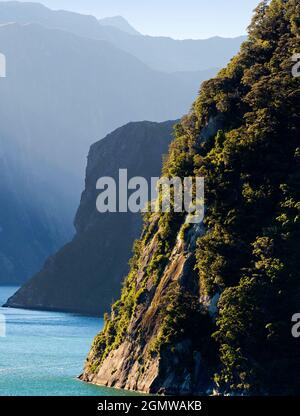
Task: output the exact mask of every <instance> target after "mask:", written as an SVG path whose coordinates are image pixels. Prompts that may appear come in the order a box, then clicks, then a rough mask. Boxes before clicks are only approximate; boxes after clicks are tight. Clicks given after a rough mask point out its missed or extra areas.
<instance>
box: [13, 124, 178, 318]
mask: <svg viewBox="0 0 300 416" xmlns="http://www.w3.org/2000/svg"><path fill="white" fill-rule="evenodd" d="M174 123H175V122H172V121H168V122H165V123H151V122H140V123H129V124H128V125H126V126H124V127H121V128H119V129H118V130H116V131H114V132H113V133H111V134H109V135H108V136H107V137H106V138H105V139H103V140H101V141H99V142H97V143H95V144H94V145H93V146H92V147H91V149H90V153H89V156H88V164H87V170H86V187H85V191H84V192H83V194H82V198H81V203H80V207H79V209H78V212H77V215H76V218H75V227H76V230H77V234H76V236H75V238H74V239H73V241H72V242H70V243H69V244H67V245H66V246H64V247H63V248H62V249H61V250H60V251H59V252H58V253H57V254H55V255H54V256H52V257H50V258H49V259H48V260H47V262H46V264H45V266H44V268H43V269H42V270H41V271H40V272H39V273H38V274H37V275H36V276H34V277H33V278H32V279H31V280H30V281H29V282H28V283H26V284H25V285H24V286H23V287H22V288H21V289H20V290H19V291H18V292H17V293H16V294H15V295H14V296H13V297H12V298H11V299H9V300H8V302H7V306H11V307H21V308H39V309H50V310H62V311H72V312H81V313H88V314H97V315H98V314H102V313H103V312H105V311H107V310H108V309H109V307H110V305H111V302H112V301H113V300H114V299H116V298H117V297H118V296H119V291H120V283H121V281H122V279H123V277H124V276H125V275H126V274H127V273H128V260H129V258H130V257H131V249H132V245H133V242H134V240H135V239H136V238H137V237H138V236H139V234H140V231H141V224H142V221H141V216H140V214H132V213H106V214H100V213H99V212H98V211H97V210H96V199H97V196H98V194H99V191H97V190H96V182H97V180H98V179H99V178H100V177H103V176H110V177H113V178H115V179H116V181H117V183H118V175H119V169H125V168H127V169H128V178H130V177H134V176H143V177H145V178H146V179H147V180H149V179H150V178H151V177H153V176H154V177H155V176H160V172H161V166H162V156H163V154H165V153H167V151H168V146H169V143H170V141H171V139H172V130H173V125H174ZM99 299H100V302H99Z"/></svg>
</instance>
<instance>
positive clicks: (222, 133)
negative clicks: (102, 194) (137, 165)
mask: <svg viewBox="0 0 300 416" xmlns="http://www.w3.org/2000/svg"><path fill="white" fill-rule="evenodd" d="M268 4H269V2H267V1H264V2H262V3H260V5H259V7H258V8H257V11H256V14H255V17H254V19H253V22H252V25H251V27H250V29H249V41H248V42H246V43H245V44H244V45H243V46H242V48H241V51H240V53H239V54H238V55H237V56H236V57H235V58H234V59H233V60H232V62H231V63H230V64H229V65H228V67H227V68H226V69H224V70H222V71H221V72H220V73H219V75H218V76H217V78H215V79H213V80H211V81H208V82H206V83H205V84H204V85H203V87H202V90H201V92H200V95H199V97H198V98H197V100H196V102H195V103H194V105H193V108H192V111H191V113H190V114H189V115H188V116H187V117H186V118H184V119H183V120H182V122H181V123H180V124H179V125H178V126H177V128H176V131H177V135H176V139H175V141H174V142H173V144H172V145H171V148H170V152H169V155H168V158H167V160H166V163H165V165H164V169H163V171H164V174H165V175H168V176H176V175H177V176H180V177H185V176H190V175H193V176H203V177H204V178H205V184H206V196H205V204H206V216H205V220H204V223H203V224H201V225H194V226H187V225H186V224H185V216H184V215H182V214H176V213H174V212H171V213H165V214H159V215H158V214H152V215H150V216H149V215H147V216H146V218H145V225H144V231H143V233H142V237H141V239H140V241H139V243H138V244H136V245H135V254H134V256H133V259H132V261H131V270H130V273H129V275H128V277H127V279H126V281H125V284H124V288H123V290H122V295H121V298H120V299H119V300H118V301H117V302H116V303H115V304H114V305H113V307H112V310H111V314H110V316H106V324H105V328H104V330H103V331H102V332H101V333H100V334H99V335H98V336H97V337H96V338H95V341H94V343H93V346H92V349H91V352H90V354H89V357H88V359H87V362H86V366H85V371H84V374H83V375H82V376H81V378H82V379H83V380H85V381H89V382H92V383H97V384H102V385H106V386H114V387H119V388H126V389H132V390H140V391H143V392H151V393H167V394H174V393H177V394H208V393H212V392H213V391H214V390H217V391H218V392H219V393H221V394H258V395H268V394H280V395H286V394H299V392H300V382H299V372H300V360H299V354H298V349H299V343H298V340H296V339H295V338H293V337H292V335H291V317H292V315H293V314H294V313H296V312H297V310H298V308H299V302H300V279H299V277H300V275H299V270H300V258H299V250H300V222H299V214H300V211H299V207H300V202H299V201H300V194H299V190H300V183H299V182H300V160H299V144H300V142H299V137H300V116H299V114H300V88H299V78H294V77H293V76H292V65H293V62H292V60H291V57H292V55H293V54H294V53H295V51H297V50H299V49H300V26H299V22H300V7H299V2H298V1H296V0H285V1H284V0H273V1H271V3H270V5H268Z"/></svg>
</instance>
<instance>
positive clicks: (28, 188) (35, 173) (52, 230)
mask: <svg viewBox="0 0 300 416" xmlns="http://www.w3.org/2000/svg"><path fill="white" fill-rule="evenodd" d="M128 25H129V24H127V22H126V21H124V20H123V19H121V18H112V19H102V20H101V21H100V22H99V21H98V20H97V19H96V18H95V17H93V16H84V15H80V14H77V13H72V12H67V11H52V10H50V9H48V8H46V7H45V6H42V5H40V4H36V3H20V2H14V1H12V2H0V52H1V53H3V54H5V56H6V60H7V78H2V79H0V96H1V100H0V120H1V123H0V146H1V154H2V158H1V159H0V161H1V166H0V171H1V174H2V181H1V189H3V192H2V193H1V212H2V213H5V215H4V214H2V215H1V217H0V227H1V230H3V231H1V233H0V235H1V237H0V241H1V246H0V254H1V255H0V269H1V273H0V283H5V284H9V283H11V282H12V281H13V282H22V281H25V280H26V279H27V278H28V277H30V275H32V274H33V273H34V272H36V271H37V270H38V269H39V268H40V267H41V265H42V264H43V261H44V260H45V258H46V257H47V255H48V254H51V253H53V252H54V251H56V249H57V248H58V247H59V246H61V245H62V244H63V243H64V242H66V241H68V239H69V238H70V236H71V235H72V234H73V233H74V229H73V225H72V219H73V217H74V213H75V210H76V208H77V207H78V203H79V196H80V193H81V191H82V189H83V180H84V168H85V164H86V156H87V154H88V150H89V147H90V145H91V144H92V143H93V142H95V141H96V140H97V139H99V137H104V136H105V135H106V134H108V133H109V132H111V131H113V130H114V129H116V128H117V127H119V126H122V125H124V124H126V123H128V122H130V121H141V120H152V121H164V120H169V119H177V118H178V117H180V116H181V115H182V114H184V113H186V111H187V110H188V109H189V106H190V103H191V102H192V100H193V98H194V97H195V96H196V94H197V91H198V89H199V87H200V84H201V82H202V81H203V80H205V79H207V78H210V77H211V76H213V75H214V74H215V73H216V71H217V69H216V68H217V67H218V66H221V65H223V57H224V54H225V55H226V57H224V62H225V61H227V60H228V59H229V58H230V57H231V56H233V55H234V53H235V50H236V48H238V45H239V44H240V42H241V40H242V39H235V40H233V39H228V40H225V39H210V40H208V41H199V42H198V41H191V43H190V41H187V43H185V41H173V40H171V39H166V38H152V37H147V36H143V35H140V34H138V33H137V34H133V33H132V31H133V30H134V29H132V30H131V29H130V27H128ZM128 32H130V33H128ZM206 42H207V43H206ZM190 44H193V47H195V48H198V52H197V53H195V52H193V54H192V55H193V56H197V61H193V60H192V61H191V60H190V59H189V58H188V56H190V55H189V53H190V52H189V51H188V48H187V45H190ZM225 44H226V45H227V46H226V47H225V46H224V45H225ZM163 45H164V46H163ZM166 45H169V46H166ZM170 45H173V46H174V48H175V49H176V51H175V49H172V48H171V46H170ZM197 45H198V46H197ZM205 45H207V46H205ZM212 45H214V47H212ZM219 45H221V50H219V49H218V48H219ZM165 48H168V50H170V56H172V57H175V58H176V59H175V61H176V62H177V64H176V65H175V64H174V62H171V61H170V60H169V58H168V54H167V53H166V51H165ZM169 48H171V49H169ZM214 48H216V49H214ZM180 50H184V51H185V52H184V54H182V55H181V53H180ZM205 51H209V55H208V56H207V55H205V53H204V52H205ZM214 51H215V52H214ZM144 55H145V56H144ZM172 59H173V58H172ZM197 62H199V65H198V63H197ZM158 69H160V70H158ZM15 184H19V185H18V187H17V186H16V185H15ZM20 189H22V191H20ZM8 190H10V192H8ZM15 210H16V212H17V213H18V214H16V213H15ZM26 213H27V214H26ZM8 217H9V219H8ZM28 218H30V221H29V220H28ZM38 224H39V225H38ZM7 236H10V238H7ZM33 236H34V237H33ZM32 241H34V243H33V244H32V243H31V242H32ZM25 246H26V250H28V253H29V252H30V255H29V254H28V255H24V256H22V260H20V253H22V252H24V247H25ZM33 259H34V260H33ZM16 264H19V266H18V267H16V266H15V267H12V265H16Z"/></svg>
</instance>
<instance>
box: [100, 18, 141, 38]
mask: <svg viewBox="0 0 300 416" xmlns="http://www.w3.org/2000/svg"><path fill="white" fill-rule="evenodd" d="M98 22H99V23H100V25H101V26H112V27H115V28H116V29H119V30H121V31H122V32H126V33H129V34H130V35H140V33H139V32H138V31H137V30H136V29H135V28H134V27H132V26H131V24H130V23H128V22H127V20H126V19H124V17H122V16H112V17H104V18H103V19H100V20H98Z"/></svg>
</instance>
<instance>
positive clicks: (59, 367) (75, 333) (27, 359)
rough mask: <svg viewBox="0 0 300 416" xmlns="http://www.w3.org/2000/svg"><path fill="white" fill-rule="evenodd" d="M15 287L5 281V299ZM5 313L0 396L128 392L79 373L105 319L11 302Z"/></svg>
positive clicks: (1, 297) (1, 298) (0, 298)
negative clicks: (95, 382) (86, 380)
mask: <svg viewBox="0 0 300 416" xmlns="http://www.w3.org/2000/svg"><path fill="white" fill-rule="evenodd" d="M16 289H17V288H12V287H0V305H2V304H3V303H4V302H5V301H6V300H7V298H8V297H9V296H11V295H12V294H13V293H14V292H15V291H16ZM0 314H1V315H0V321H1V316H2V320H3V315H4V317H5V320H6V336H5V337H0V396H16V395H17V396H28V395H33V396H40V395H42V396H44V395H49V396H57V395H63V396H64V395H67V396H82V395H83V396H108V395H117V396H120V395H128V394H129V393H128V392H123V391H120V390H114V389H107V388H103V387H98V386H93V385H89V384H86V383H82V382H81V381H79V380H77V379H76V376H78V375H79V374H80V373H81V372H82V366H83V364H84V360H85V357H86V355H87V353H88V351H89V348H90V346H91V343H92V340H93V338H94V336H95V335H96V333H97V332H99V330H100V329H101V327H102V325H103V321H102V319H99V318H94V317H85V316H80V315H76V314H65V313H52V312H40V311H27V310H18V309H6V308H0ZM2 332H3V327H2ZM0 335H1V327H0ZM2 335H3V334H2Z"/></svg>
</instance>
